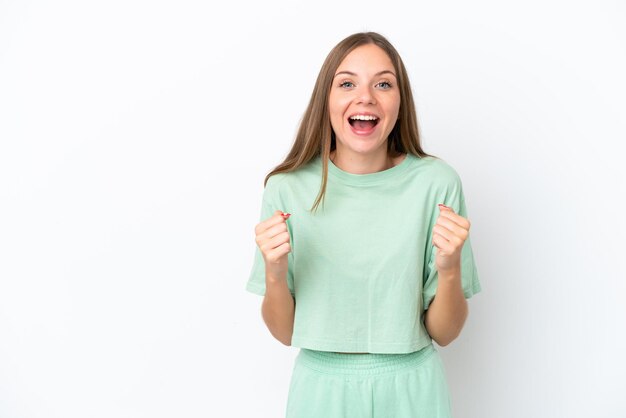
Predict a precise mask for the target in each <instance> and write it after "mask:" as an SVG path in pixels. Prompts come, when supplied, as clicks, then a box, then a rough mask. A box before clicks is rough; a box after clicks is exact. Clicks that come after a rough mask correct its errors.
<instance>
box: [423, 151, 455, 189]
mask: <svg viewBox="0 0 626 418" xmlns="http://www.w3.org/2000/svg"><path fill="white" fill-rule="evenodd" d="M419 160H420V162H421V164H420V166H421V167H423V170H424V171H423V172H424V175H425V176H427V177H428V179H429V180H430V181H431V182H432V183H434V184H436V185H439V186H443V187H446V186H447V187H450V186H453V187H455V186H456V187H458V186H460V185H461V177H460V176H459V173H458V172H457V171H456V170H455V169H454V167H452V165H450V164H449V163H448V162H447V161H445V160H443V159H441V158H437V157H430V156H428V157H423V158H420V159H419Z"/></svg>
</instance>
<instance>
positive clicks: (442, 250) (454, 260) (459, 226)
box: [433, 205, 470, 272]
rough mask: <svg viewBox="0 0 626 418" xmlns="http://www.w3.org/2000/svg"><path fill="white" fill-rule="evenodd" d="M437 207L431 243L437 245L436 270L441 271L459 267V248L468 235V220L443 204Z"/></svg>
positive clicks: (461, 247)
mask: <svg viewBox="0 0 626 418" xmlns="http://www.w3.org/2000/svg"><path fill="white" fill-rule="evenodd" d="M439 208H440V212H439V217H438V218H437V223H435V226H433V244H434V245H435V246H436V247H437V258H436V260H437V262H436V265H437V271H438V272H443V271H446V270H453V269H456V268H460V267H461V250H462V249H463V244H464V243H465V240H466V239H467V237H468V235H469V229H470V221H468V220H467V219H466V218H464V217H462V216H461V215H458V214H456V213H454V210H453V209H452V208H449V207H447V206H445V205H439Z"/></svg>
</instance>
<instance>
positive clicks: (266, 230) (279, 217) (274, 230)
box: [254, 210, 291, 278]
mask: <svg viewBox="0 0 626 418" xmlns="http://www.w3.org/2000/svg"><path fill="white" fill-rule="evenodd" d="M289 216H291V215H290V214H288V213H286V214H284V213H283V212H281V211H279V210H277V211H275V212H274V214H273V215H272V216H271V217H269V218H267V219H265V220H264V221H261V222H260V223H259V224H258V225H257V226H256V227H255V228H254V232H255V234H256V238H255V241H256V244H257V245H258V247H259V249H260V250H261V254H263V259H264V260H265V271H266V274H268V275H272V277H276V278H278V277H283V278H286V277H287V267H288V264H287V254H288V253H290V252H291V243H290V242H289V231H288V230H287V222H286V221H287V219H288V218H289Z"/></svg>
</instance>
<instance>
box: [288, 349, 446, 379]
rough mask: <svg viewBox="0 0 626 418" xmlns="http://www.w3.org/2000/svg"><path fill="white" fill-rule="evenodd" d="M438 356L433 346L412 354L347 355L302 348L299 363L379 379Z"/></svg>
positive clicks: (313, 367)
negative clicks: (378, 376) (385, 374)
mask: <svg viewBox="0 0 626 418" xmlns="http://www.w3.org/2000/svg"><path fill="white" fill-rule="evenodd" d="M435 352H436V349H435V347H434V346H433V344H432V342H431V343H430V344H429V345H427V346H426V347H424V348H422V349H420V350H418V351H414V352H412V353H402V354H384V353H367V354H347V353H336V352H331V351H318V350H310V349H308V348H301V349H300V352H299V353H298V355H297V357H296V362H297V363H299V364H302V365H303V366H306V367H308V368H310V369H313V370H316V371H318V372H322V373H328V374H335V375H336V374H342V375H343V374H351V375H355V374H356V375H377V374H383V373H389V372H393V371H397V370H401V369H405V368H411V367H417V366H418V365H420V364H421V363H423V362H424V361H425V360H426V359H428V358H429V357H430V356H431V355H433V354H434V353H435Z"/></svg>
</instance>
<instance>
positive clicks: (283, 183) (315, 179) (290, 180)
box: [265, 158, 320, 192]
mask: <svg viewBox="0 0 626 418" xmlns="http://www.w3.org/2000/svg"><path fill="white" fill-rule="evenodd" d="M319 166H320V165H319V158H317V159H314V160H312V161H310V162H308V163H306V164H304V165H302V166H300V167H298V168H297V169H295V170H293V171H289V172H282V173H276V174H272V175H271V176H270V177H269V178H268V179H267V183H266V184H265V189H266V190H268V189H269V190H270V191H272V190H276V191H279V190H282V191H283V192H289V191H292V190H296V189H302V188H304V189H306V188H309V187H311V185H315V184H317V185H319V180H320V173H319Z"/></svg>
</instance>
